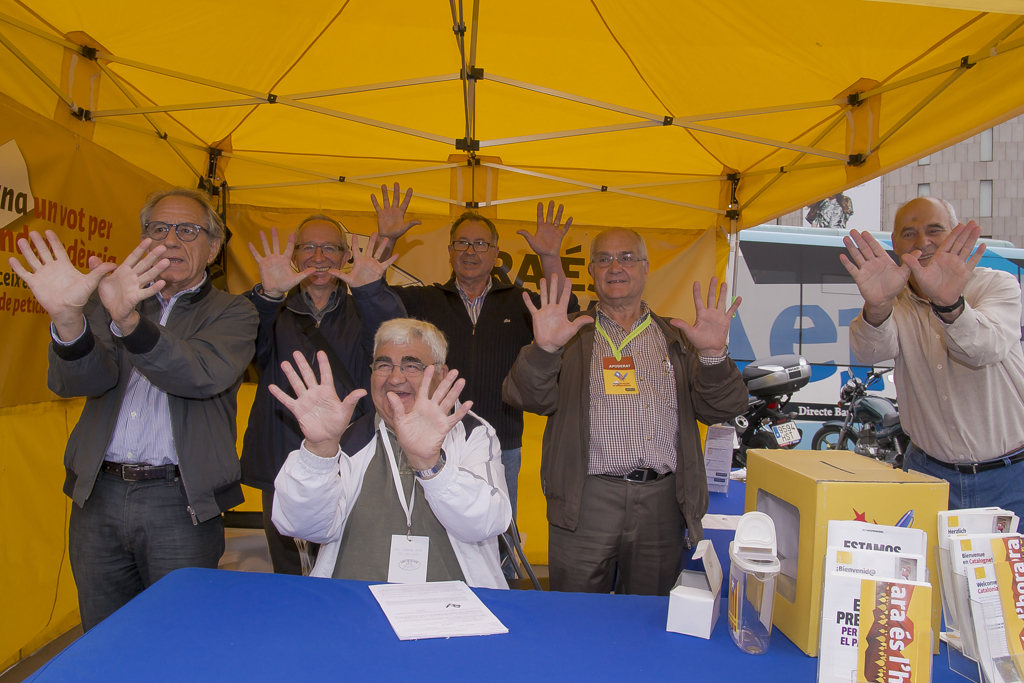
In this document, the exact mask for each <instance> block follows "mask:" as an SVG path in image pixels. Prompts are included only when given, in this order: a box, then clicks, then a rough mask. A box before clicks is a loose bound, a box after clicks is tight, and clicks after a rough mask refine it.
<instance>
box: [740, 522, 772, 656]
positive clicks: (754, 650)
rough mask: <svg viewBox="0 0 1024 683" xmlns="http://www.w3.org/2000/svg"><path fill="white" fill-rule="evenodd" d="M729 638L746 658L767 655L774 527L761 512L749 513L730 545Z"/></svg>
mask: <svg viewBox="0 0 1024 683" xmlns="http://www.w3.org/2000/svg"><path fill="white" fill-rule="evenodd" d="M729 559H730V561H731V562H732V567H731V568H730V570H729V634H730V635H731V636H732V639H733V641H734V642H735V643H736V645H737V646H738V647H739V648H740V649H741V650H743V651H744V652H747V653H749V654H753V655H759V654H764V653H765V652H767V651H768V643H769V641H770V640H771V635H772V608H773V607H774V605H775V579H776V577H778V575H779V569H780V568H781V565H780V564H779V558H778V548H777V547H776V543H775V523H774V522H773V521H772V518H771V517H769V516H768V515H766V514H764V513H763V512H748V513H747V514H745V515H743V516H742V517H741V518H740V521H739V524H738V525H737V526H736V538H735V540H733V541H732V543H730V544H729Z"/></svg>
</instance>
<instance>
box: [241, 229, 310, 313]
mask: <svg viewBox="0 0 1024 683" xmlns="http://www.w3.org/2000/svg"><path fill="white" fill-rule="evenodd" d="M270 235H271V241H272V244H273V247H271V245H269V244H267V236H266V234H265V233H264V232H263V231H262V230H260V241H261V242H262V243H263V254H264V255H261V254H260V252H259V250H258V249H257V248H256V246H255V245H254V244H253V243H252V242H249V251H250V252H252V256H253V258H254V259H256V265H257V266H259V269H260V284H262V285H263V293H264V294H266V295H267V296H268V297H270V298H272V299H280V298H281V297H283V296H284V295H285V294H287V293H288V292H289V291H290V290H291V289H292V288H293V287H296V286H298V284H299V283H300V282H302V281H303V280H305V279H306V278H307V277H309V276H310V275H312V274H313V273H315V272H316V268H306V269H305V270H303V271H302V272H296V271H295V267H294V266H293V265H292V252H293V251H295V233H292V234H291V235H289V236H288V243H287V244H286V245H285V248H284V251H281V247H280V244H279V242H278V239H277V228H271V229H270Z"/></svg>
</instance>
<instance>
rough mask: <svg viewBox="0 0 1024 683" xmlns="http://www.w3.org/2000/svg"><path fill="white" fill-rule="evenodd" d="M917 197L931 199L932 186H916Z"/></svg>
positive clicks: (929, 184)
mask: <svg viewBox="0 0 1024 683" xmlns="http://www.w3.org/2000/svg"><path fill="white" fill-rule="evenodd" d="M917 196H918V197H931V196H932V184H931V183H920V184H919V185H918V186H917Z"/></svg>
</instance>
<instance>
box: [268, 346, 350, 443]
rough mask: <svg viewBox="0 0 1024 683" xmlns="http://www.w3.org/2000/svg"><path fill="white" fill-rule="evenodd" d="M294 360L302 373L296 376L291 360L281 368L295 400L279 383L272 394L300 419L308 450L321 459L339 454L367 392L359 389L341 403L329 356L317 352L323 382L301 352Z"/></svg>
mask: <svg viewBox="0 0 1024 683" xmlns="http://www.w3.org/2000/svg"><path fill="white" fill-rule="evenodd" d="M293 357H294V358H295V366H296V367H298V369H299V372H298V373H296V372H295V368H293V367H292V364H291V363H289V362H288V361H284V362H283V363H281V369H282V370H284V374H285V376H286V377H288V382H289V383H290V384H291V385H292V391H294V392H295V398H292V397H291V396H289V395H288V393H287V392H285V391H284V390H283V389H281V388H280V387H278V386H277V385H276V384H271V385H270V387H269V388H270V393H271V394H273V395H274V397H275V398H276V399H277V400H278V401H280V402H281V403H282V404H284V407H285V408H287V409H288V410H289V411H291V413H292V415H294V416H295V419H296V420H298V422H299V428H300V429H301V430H302V435H303V436H304V437H306V450H308V451H309V452H310V453H312V454H313V455H317V456H320V457H321V458H333V457H335V456H336V455H337V454H338V444H339V443H340V442H341V435H342V434H344V433H345V430H346V429H348V425H349V423H350V422H351V421H352V413H353V412H355V409H356V404H357V403H358V402H359V399H361V398H362V397H363V396H366V390H364V389H356V390H355V391H353V392H352V393H351V394H349V395H348V396H346V397H345V400H344V401H342V400H340V399H339V398H338V394H337V392H336V391H335V390H334V377H333V375H332V374H331V364H330V363H329V362H328V360H327V354H326V353H324V352H323V351H318V352H317V354H316V359H317V362H318V363H319V364H320V382H317V381H316V376H315V375H314V374H313V368H311V367H310V366H309V363H307V362H306V359H305V358H304V357H303V355H302V353H301V352H299V351H296V352H295V353H294V354H293ZM300 374H301V377H300Z"/></svg>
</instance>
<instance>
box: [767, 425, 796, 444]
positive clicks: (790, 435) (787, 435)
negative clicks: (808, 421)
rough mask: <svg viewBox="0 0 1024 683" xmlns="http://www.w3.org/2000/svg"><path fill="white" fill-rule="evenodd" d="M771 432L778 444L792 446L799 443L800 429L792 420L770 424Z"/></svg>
mask: <svg viewBox="0 0 1024 683" xmlns="http://www.w3.org/2000/svg"><path fill="white" fill-rule="evenodd" d="M772 433H773V434H775V440H776V441H778V442H779V445H780V446H793V445H796V444H798V443H800V430H799V429H797V428H796V425H795V424H794V423H792V422H783V423H782V424H779V425H772Z"/></svg>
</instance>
